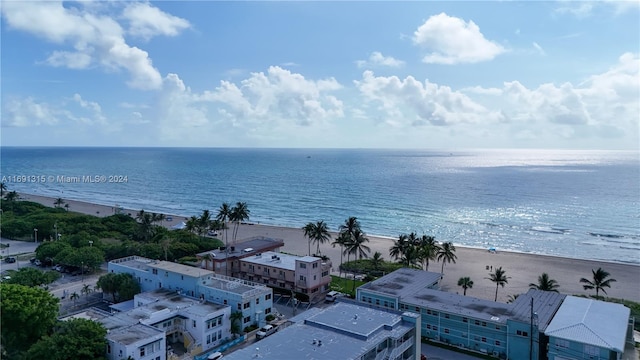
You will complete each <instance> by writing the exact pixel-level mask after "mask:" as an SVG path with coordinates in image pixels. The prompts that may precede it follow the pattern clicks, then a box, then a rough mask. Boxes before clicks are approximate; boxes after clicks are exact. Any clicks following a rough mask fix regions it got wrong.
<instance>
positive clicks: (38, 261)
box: [33, 259, 42, 266]
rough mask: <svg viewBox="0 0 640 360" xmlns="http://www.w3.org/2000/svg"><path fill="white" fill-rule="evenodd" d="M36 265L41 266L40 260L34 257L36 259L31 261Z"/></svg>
mask: <svg viewBox="0 0 640 360" xmlns="http://www.w3.org/2000/svg"><path fill="white" fill-rule="evenodd" d="M33 263H34V264H35V265H36V266H42V261H40V260H38V259H36V261H34V262H33Z"/></svg>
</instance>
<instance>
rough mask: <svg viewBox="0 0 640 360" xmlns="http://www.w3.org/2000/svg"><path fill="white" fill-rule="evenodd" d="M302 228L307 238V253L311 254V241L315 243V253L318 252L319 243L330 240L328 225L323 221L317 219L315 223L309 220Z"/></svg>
mask: <svg viewBox="0 0 640 360" xmlns="http://www.w3.org/2000/svg"><path fill="white" fill-rule="evenodd" d="M302 229H303V230H304V236H306V237H308V238H309V255H311V242H314V243H316V246H317V248H316V254H320V244H324V243H326V242H329V241H330V240H331V235H330V234H329V227H328V226H327V224H326V223H325V222H324V221H318V222H316V223H315V224H314V223H312V222H310V223H308V224H307V225H305V226H304V227H303V228H302Z"/></svg>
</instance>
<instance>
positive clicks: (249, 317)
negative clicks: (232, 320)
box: [243, 316, 251, 324]
mask: <svg viewBox="0 0 640 360" xmlns="http://www.w3.org/2000/svg"><path fill="white" fill-rule="evenodd" d="M249 321H251V316H247V317H246V318H244V320H243V322H244V323H245V324H246V323H248V322H249Z"/></svg>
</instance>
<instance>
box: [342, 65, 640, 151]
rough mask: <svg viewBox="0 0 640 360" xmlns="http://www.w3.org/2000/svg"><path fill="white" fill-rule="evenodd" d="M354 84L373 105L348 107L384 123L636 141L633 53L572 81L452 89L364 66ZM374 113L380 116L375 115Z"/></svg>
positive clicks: (639, 76)
mask: <svg viewBox="0 0 640 360" xmlns="http://www.w3.org/2000/svg"><path fill="white" fill-rule="evenodd" d="M355 84H356V86H357V88H358V89H359V90H360V93H361V95H362V96H363V98H364V100H365V102H364V104H367V103H370V104H373V105H377V108H374V109H371V110H372V111H369V110H366V111H365V110H363V109H365V108H362V107H361V108H360V109H359V110H358V111H357V113H354V114H357V116H358V117H359V118H362V117H365V116H366V117H367V118H369V119H372V120H373V121H374V122H378V123H380V122H381V121H382V122H384V123H386V124H387V125H388V127H389V129H392V128H403V127H411V126H414V125H436V126H437V125H447V127H448V128H450V129H452V131H456V133H459V134H462V133H464V136H468V137H469V138H473V137H474V136H475V137H476V138H479V137H484V136H485V135H486V137H487V138H492V139H501V138H506V139H514V140H513V141H515V142H514V143H512V144H505V145H506V146H513V145H516V144H517V145H522V144H520V143H518V142H517V141H523V142H527V144H529V146H536V143H537V142H540V141H545V145H546V146H548V144H555V145H552V146H565V144H566V143H564V142H563V141H566V140H568V139H571V140H573V141H575V143H580V141H583V140H584V139H590V140H594V139H599V141H600V144H601V146H603V147H609V146H611V145H603V144H607V142H609V141H610V140H611V139H616V141H617V142H616V145H617V146H622V147H635V148H637V147H638V143H639V141H640V139H639V137H640V132H639V130H640V129H639V125H640V102H638V99H639V98H640V88H639V87H638V84H640V55H638V54H631V53H626V54H623V55H622V56H620V58H619V60H618V62H617V64H616V65H615V66H612V67H611V68H610V69H609V70H608V71H606V72H603V73H601V74H598V75H594V76H591V77H589V78H588V79H587V80H586V81H584V82H582V83H580V84H572V83H568V82H567V83H563V84H558V85H556V84H552V83H545V84H541V85H539V86H537V87H535V88H527V87H526V86H524V85H523V84H522V83H520V82H518V81H511V82H506V83H504V84H503V86H502V87H500V88H495V87H494V88H484V87H480V86H474V87H467V88H463V89H460V90H454V89H451V88H449V87H447V86H442V85H439V84H434V83H431V82H429V81H428V80H425V81H424V82H420V81H417V80H416V79H414V78H413V77H411V76H408V77H406V78H404V79H400V78H398V77H395V76H390V77H383V76H374V74H373V73H372V72H371V71H365V72H364V74H363V78H362V80H360V81H356V82H355ZM376 113H378V114H380V113H382V114H384V117H383V118H382V119H379V120H377V121H376V115H375V114H376ZM428 128H429V129H430V130H428V131H434V129H435V127H433V126H432V127H428ZM425 131H426V130H425ZM483 134H485V135H483ZM460 136H462V135H460ZM618 142H619V143H618ZM493 145H495V144H493ZM485 146H492V144H491V143H487V144H486V145H485Z"/></svg>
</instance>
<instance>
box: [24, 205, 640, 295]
mask: <svg viewBox="0 0 640 360" xmlns="http://www.w3.org/2000/svg"><path fill="white" fill-rule="evenodd" d="M19 196H20V200H28V201H33V202H37V203H40V204H42V205H45V206H49V207H53V206H54V204H53V202H54V201H55V199H57V198H54V197H49V196H43V195H35V194H28V193H19ZM63 200H64V201H65V203H67V204H69V211H73V212H78V213H83V214H87V215H94V216H100V217H105V216H110V215H113V214H114V213H115V209H116V207H115V205H116V204H114V206H107V205H101V204H93V203H90V202H86V201H78V200H68V199H65V198H63ZM139 210H140V209H138V210H133V209H122V213H124V214H129V213H130V214H131V215H132V216H135V214H136V213H137V212H138V211H139ZM145 211H147V210H145ZM165 215H167V216H170V217H171V218H172V220H171V221H164V222H163V224H162V226H164V227H167V228H171V226H173V225H176V224H179V223H180V222H182V221H186V219H187V218H188V216H183V215H171V214H165ZM365 232H366V229H365ZM330 233H331V235H332V239H335V234H336V232H335V231H331V232H330ZM254 236H265V237H272V238H278V239H282V240H283V241H284V243H285V246H284V247H283V248H282V249H281V251H283V252H287V253H291V254H298V255H306V254H307V252H308V241H307V239H306V238H305V237H304V232H303V230H302V229H301V228H291V227H285V226H277V225H265V224H253V223H247V224H243V225H241V226H240V228H239V230H238V239H247V238H250V237H254ZM367 237H368V238H369V242H368V243H367V244H366V245H367V246H369V247H370V248H371V252H370V255H372V254H373V253H374V252H375V251H379V252H380V253H381V254H382V256H383V258H384V259H385V260H387V261H389V260H392V259H390V257H389V248H390V247H391V246H392V245H393V241H394V240H395V239H394V238H392V237H385V236H376V235H367ZM311 247H312V253H314V252H315V247H316V246H315V245H312V246H311ZM320 250H321V254H323V255H327V256H329V258H330V259H331V261H332V263H333V269H332V273H334V274H336V275H337V274H338V272H337V269H338V266H339V264H340V249H339V248H334V247H332V246H331V245H329V244H323V245H321V247H320ZM496 250H497V253H491V252H489V251H488V249H482V248H475V247H469V246H458V245H456V256H457V258H458V259H457V261H456V263H447V264H446V265H445V267H444V277H443V280H442V290H444V291H449V292H460V293H461V292H462V288H460V287H459V286H457V281H458V279H459V278H460V277H467V276H468V277H470V278H471V279H472V280H473V281H474V285H473V287H472V288H470V289H468V290H467V295H468V296H473V297H478V298H483V299H489V300H493V299H494V296H495V290H496V286H495V284H494V283H492V282H490V281H489V280H486V278H487V277H488V274H489V272H490V270H487V268H488V269H493V268H494V267H500V266H501V267H502V268H503V269H504V270H505V271H506V275H507V276H509V277H510V279H509V282H508V284H507V285H506V286H505V288H499V289H498V301H503V302H504V301H506V299H507V297H508V296H509V295H513V294H520V293H524V292H526V291H527V290H528V289H529V283H537V278H538V276H539V275H540V274H541V273H543V272H546V273H548V274H549V276H550V278H552V279H555V280H556V281H557V282H558V284H559V285H560V288H559V291H560V292H562V293H565V294H570V295H590V294H593V293H594V291H585V290H584V289H583V288H582V284H580V283H579V279H580V278H582V277H585V278H587V279H591V271H592V270H595V269H597V268H598V267H602V268H603V269H604V270H605V271H608V272H609V273H610V274H611V278H613V279H616V280H617V281H616V282H613V283H612V287H611V288H608V289H606V290H607V293H608V294H607V295H606V296H609V297H613V298H622V299H628V300H632V301H636V302H640V286H639V285H638V280H637V279H640V266H639V265H636V264H630V263H622V262H612V261H605V260H589V259H577V258H571V257H565V256H557V255H546V254H535V253H525V252H517V251H503V250H501V249H499V248H497V249H496ZM344 261H345V262H346V261H347V257H346V256H344ZM441 266H442V263H439V262H438V263H436V262H431V263H430V265H429V271H433V272H440V270H441Z"/></svg>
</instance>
